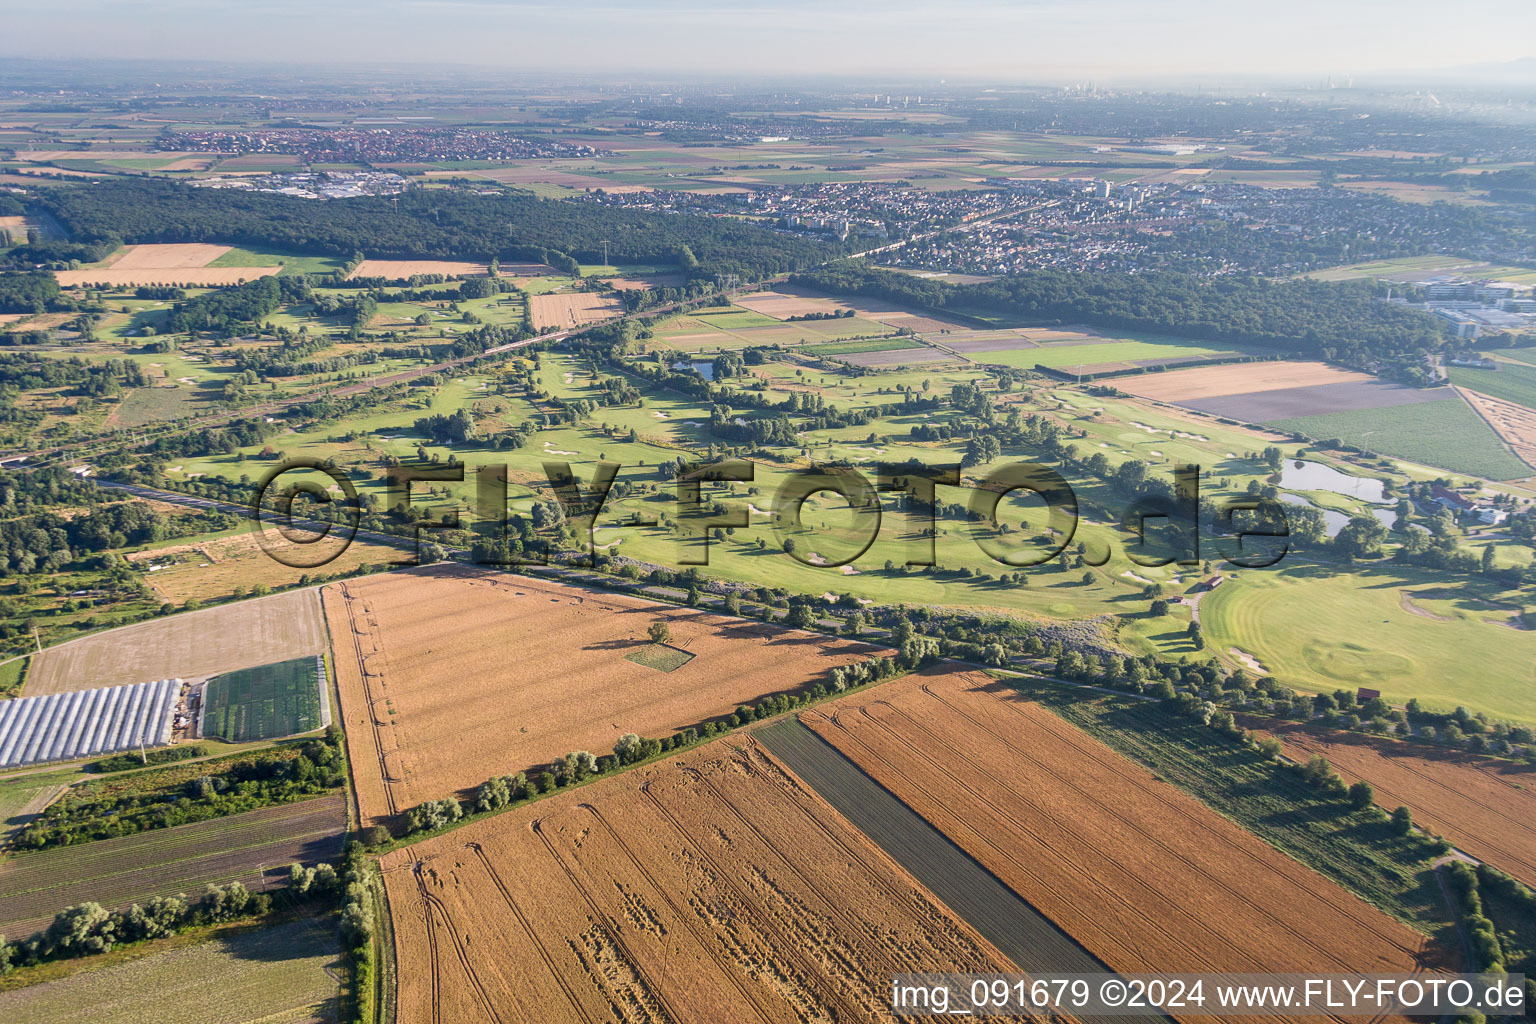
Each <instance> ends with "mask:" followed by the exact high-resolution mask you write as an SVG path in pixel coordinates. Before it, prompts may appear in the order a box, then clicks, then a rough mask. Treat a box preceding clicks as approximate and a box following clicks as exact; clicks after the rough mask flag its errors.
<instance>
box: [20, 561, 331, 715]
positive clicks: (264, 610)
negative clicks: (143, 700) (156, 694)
mask: <svg viewBox="0 0 1536 1024" xmlns="http://www.w3.org/2000/svg"><path fill="white" fill-rule="evenodd" d="M324 649H325V626H324V624H323V622H322V621H321V619H320V602H319V601H318V600H317V598H316V592H315V590H314V589H313V588H308V589H305V590H290V591H287V592H286V593H282V594H273V595H271V596H270V597H258V598H253V599H251V600H248V601H235V602H232V603H230V604H223V605H219V606H218V607H216V608H204V609H202V610H201V611H195V612H183V613H181V614H179V615H170V616H167V617H165V618H159V619H151V620H149V621H148V622H137V623H134V624H133V625H131V626H119V627H118V628H117V629H109V630H106V631H104V632H101V633H94V634H92V635H91V636H87V637H81V638H80V639H79V640H71V641H69V642H68V643H63V644H59V645H58V646H56V647H48V648H45V649H44V650H43V652H42V653H41V654H35V655H33V656H32V663H31V666H30V668H29V669H28V671H27V681H26V685H25V686H24V687H22V696H24V697H36V696H39V695H41V694H48V693H71V692H73V691H75V690H89V689H92V688H94V687H98V686H116V685H119V684H123V683H144V682H150V681H152V680H156V679H169V678H172V677H176V676H179V677H181V678H182V679H201V678H204V677H206V676H211V675H216V674H218V673H220V672H233V671H235V670H236V669H241V668H251V667H253V666H256V665H267V664H270V663H272V662H274V661H286V660H288V659H290V658H299V657H303V656H304V655H306V654H319V653H320V652H321V651H323V650H324Z"/></svg>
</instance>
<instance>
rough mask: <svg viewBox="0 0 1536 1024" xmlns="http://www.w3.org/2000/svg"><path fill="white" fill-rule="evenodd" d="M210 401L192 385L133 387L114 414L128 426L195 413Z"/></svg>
mask: <svg viewBox="0 0 1536 1024" xmlns="http://www.w3.org/2000/svg"><path fill="white" fill-rule="evenodd" d="M206 404H207V403H206V402H205V401H203V400H202V399H201V398H200V397H199V395H198V389H197V388H195V387H193V386H191V385H185V384H183V385H177V386H176V387H169V388H166V387H152V388H133V389H131V390H130V391H128V393H127V394H126V395H124V396H123V400H122V402H121V403H120V404H119V405H118V407H117V410H116V411H115V412H114V414H113V422H114V423H117V424H120V425H122V426H125V427H139V426H143V425H144V424H146V423H156V422H159V421H162V420H174V419H180V418H181V417H183V416H194V415H196V414H197V413H198V412H200V411H202V408H203V406H204V405H206Z"/></svg>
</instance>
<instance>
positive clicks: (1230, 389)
mask: <svg viewBox="0 0 1536 1024" xmlns="http://www.w3.org/2000/svg"><path fill="white" fill-rule="evenodd" d="M1373 380H1376V378H1375V377H1372V376H1371V375H1370V374H1366V373H1357V372H1355V371H1354V370H1340V369H1336V368H1335V367H1332V366H1329V365H1328V364H1327V363H1315V362H1265V363H1227V364H1225V365H1222V366H1201V367H1196V368H1194V369H1190V370H1165V371H1163V372H1162V373H1149V374H1145V375H1143V376H1138V377H1126V378H1123V379H1121V380H1117V381H1115V387H1117V388H1119V389H1120V390H1121V391H1126V392H1129V393H1130V394H1133V395H1136V396H1138V397H1140V398H1150V399H1153V400H1155V401H1158V402H1188V401H1192V400H1195V399H1200V398H1220V397H1222V396H1225V395H1245V394H1250V393H1252V392H1255V391H1281V390H1284V389H1286V388H1305V387H1313V386H1315V385H1318V384H1355V383H1359V382H1361V381H1373Z"/></svg>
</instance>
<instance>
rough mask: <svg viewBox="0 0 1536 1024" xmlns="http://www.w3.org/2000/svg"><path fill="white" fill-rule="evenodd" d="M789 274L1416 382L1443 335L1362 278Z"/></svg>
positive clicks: (836, 288) (858, 267)
mask: <svg viewBox="0 0 1536 1024" xmlns="http://www.w3.org/2000/svg"><path fill="white" fill-rule="evenodd" d="M791 281H792V282H793V283H796V284H802V285H805V286H808V287H811V288H817V289H820V290H823V291H830V292H835V293H843V294H850V293H851V294H857V295H868V296H872V297H876V298H882V299H890V300H893V301H897V302H906V303H911V304H914V305H919V306H925V307H928V308H933V309H947V310H953V311H955V312H959V313H966V312H976V313H989V314H991V313H1006V314H1010V315H1012V316H1014V317H1017V318H1018V319H1020V320H1024V321H1030V322H1035V323H1084V324H1092V325H1094V326H1099V327H1113V328H1119V329H1125V330H1139V331H1152V332H1156V333H1159V334H1170V335H1174V336H1177V337H1183V338H1196V339H1200V340H1203V341H1221V342H1240V343H1246V344H1252V345H1262V346H1265V347H1267V348H1271V349H1274V350H1275V351H1277V352H1279V353H1283V354H1286V355H1305V356H1314V357H1321V358H1323V359H1329V360H1333V361H1336V362H1340V363H1344V364H1347V365H1350V366H1358V367H1372V368H1375V369H1377V370H1379V371H1381V372H1385V373H1390V374H1391V375H1393V376H1397V377H1400V378H1402V379H1405V380H1411V381H1414V382H1419V383H1423V382H1427V381H1428V379H1429V377H1428V373H1427V371H1426V368H1425V366H1424V364H1423V359H1422V356H1423V355H1424V354H1425V353H1428V352H1431V351H1433V350H1435V349H1437V348H1438V347H1439V346H1440V344H1441V342H1442V340H1443V336H1442V334H1441V332H1440V329H1439V327H1438V326H1437V325H1436V323H1435V321H1434V320H1433V319H1432V318H1431V317H1429V316H1427V315H1426V314H1424V313H1423V312H1420V311H1418V310H1413V309H1408V308H1406V307H1404V306H1397V305H1390V304H1388V303H1385V302H1379V301H1377V299H1376V296H1375V294H1374V291H1373V289H1372V287H1371V286H1370V285H1368V284H1364V283H1325V282H1320V281H1308V280H1289V281H1270V280H1266V279H1263V278H1252V277H1249V278H1240V277H1228V278H1221V279H1218V280H1205V279H1202V278H1196V277H1191V276H1189V275H1186V274H1175V273H1150V274H1073V273H1067V272H1064V271H1038V272H1035V273H1029V274H1020V275H1017V276H1014V277H1007V278H1002V279H1000V280H997V281H992V282H989V283H986V284H977V285H947V284H942V283H940V282H937V281H933V280H926V279H923V278H919V277H914V276H912V275H909V274H897V273H892V272H890V271H883V270H878V269H875V268H873V267H869V266H867V265H865V264H862V263H856V262H845V263H840V264H836V265H834V266H831V267H827V268H824V269H821V270H817V271H814V272H811V273H807V274H797V275H795V276H794V277H793V278H791Z"/></svg>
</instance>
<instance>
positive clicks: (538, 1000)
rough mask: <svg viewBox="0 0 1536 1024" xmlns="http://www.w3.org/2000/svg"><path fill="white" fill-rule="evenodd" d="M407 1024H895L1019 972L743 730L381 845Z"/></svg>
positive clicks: (402, 1021)
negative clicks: (939, 997) (916, 991)
mask: <svg viewBox="0 0 1536 1024" xmlns="http://www.w3.org/2000/svg"><path fill="white" fill-rule="evenodd" d="M382 867H383V869H384V877H385V883H386V885H387V886H388V889H389V895H390V908H391V913H392V915H393V918H394V922H395V933H396V941H397V948H398V955H399V957H400V959H401V962H402V963H410V964H417V965H420V968H421V969H419V970H416V971H408V972H402V973H401V975H400V992H399V1008H400V1011H399V1012H400V1017H399V1020H400V1024H426V1022H434V1024H443V1022H453V1024H460V1022H463V1024H476V1022H506V1024H510V1022H512V1021H524V1020H537V1021H540V1022H541V1024H566V1022H580V1024H597V1022H606V1021H611V1020H615V1019H617V1020H619V1021H625V1022H661V1021H671V1022H678V1024H694V1022H697V1024H716V1022H720V1021H731V1022H760V1024H803V1022H830V1021H833V1020H836V1021H843V1022H857V1021H874V1020H881V1021H884V1020H890V1019H891V1017H890V1015H889V1013H888V1012H887V1011H886V1009H885V998H886V997H885V989H886V986H887V985H888V984H889V977H890V975H891V974H893V973H895V972H899V971H924V970H928V971H937V970H955V971H1009V970H1012V969H1013V966H1014V965H1012V964H1011V963H1010V962H1009V961H1008V960H1007V958H1005V957H1004V956H1003V955H1002V954H1000V953H998V952H997V951H996V950H995V949H993V948H992V947H991V946H989V944H988V943H987V942H986V941H985V940H983V939H982V938H981V937H980V936H979V935H977V934H976V933H975V932H974V931H973V930H972V929H970V928H969V927H968V926H967V925H965V924H964V923H963V922H961V921H960V920H959V919H958V918H956V917H955V916H953V915H952V914H951V913H950V912H948V911H947V910H946V909H945V908H944V907H943V906H942V905H941V904H940V903H938V902H937V901H936V900H935V899H934V898H933V897H932V896H931V895H930V894H929V893H927V892H926V890H924V889H923V888H922V887H921V886H920V885H919V884H918V883H917V882H916V881H915V880H914V879H913V878H912V877H911V876H910V875H909V874H907V873H906V872H905V871H904V870H903V869H902V868H901V867H900V866H899V865H898V864H896V863H895V862H893V861H891V860H890V859H889V858H888V857H887V856H886V855H885V854H884V853H883V852H882V851H881V850H880V849H879V848H877V847H876V846H875V845H873V844H872V843H870V842H869V840H868V839H867V838H866V837H865V836H863V835H862V834H861V833H860V832H859V831H858V830H857V829H856V828H854V827H853V826H852V825H850V824H849V823H848V822H847V821H845V820H844V819H843V818H842V817H841V816H840V815H838V814H837V812H836V811H834V810H833V809H832V808H831V807H829V806H828V805H827V804H826V803H825V802H823V801H822V800H821V799H820V798H819V797H818V796H817V795H816V794H815V793H814V792H813V791H812V789H810V788H809V787H807V786H806V785H805V784H804V783H803V782H801V781H800V780H799V779H798V778H796V777H795V776H794V775H792V774H791V773H789V772H788V771H786V770H785V769H784V767H783V766H782V765H781V764H780V763H779V762H778V761H776V760H775V759H774V758H773V757H771V756H770V755H769V754H768V753H767V752H766V751H764V750H763V749H762V748H761V747H759V746H758V745H757V744H756V743H755V742H753V741H752V740H751V739H750V737H748V738H746V740H745V743H744V744H743V742H742V738H739V737H738V738H734V739H727V740H721V741H718V742H716V743H713V744H710V745H708V746H706V747H702V748H700V749H698V750H696V751H693V752H690V753H688V754H685V755H683V756H682V757H680V758H677V759H673V760H670V761H666V762H662V763H658V764H655V765H653V766H649V767H646V768H643V769H639V770H637V771H635V772H631V773H627V774H625V775H623V776H620V777H616V778H612V779H606V780H603V781H601V782H598V783H596V784H595V785H593V786H590V787H586V788H583V789H581V790H577V791H574V792H571V793H568V794H559V795H556V796H555V797H553V798H551V799H549V800H546V801H541V802H539V803H537V804H533V805H531V806H529V807H527V808H525V809H519V810H515V811H512V812H509V813H507V814H504V815H501V816H498V817H495V818H492V819H489V820H486V821H484V822H480V823H477V824H475V825H471V826H469V827H468V828H465V829H461V830H458V831H455V832H451V833H449V834H447V835H444V836H441V837H439V838H436V839H432V840H429V841H427V842H425V843H422V844H419V845H417V846H413V847H409V848H406V849H401V850H397V851H394V852H393V853H390V854H388V855H387V856H386V857H385V858H384V860H383V862H382Z"/></svg>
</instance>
